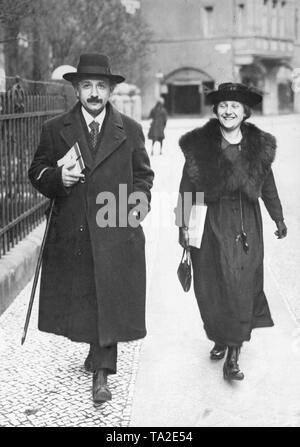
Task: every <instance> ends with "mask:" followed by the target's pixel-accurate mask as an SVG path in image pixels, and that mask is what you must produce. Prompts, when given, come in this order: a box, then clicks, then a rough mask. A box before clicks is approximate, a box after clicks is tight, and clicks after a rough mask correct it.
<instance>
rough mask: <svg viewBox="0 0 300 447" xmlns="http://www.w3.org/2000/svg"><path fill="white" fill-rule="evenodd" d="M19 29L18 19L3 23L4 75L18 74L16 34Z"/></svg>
mask: <svg viewBox="0 0 300 447" xmlns="http://www.w3.org/2000/svg"><path fill="white" fill-rule="evenodd" d="M19 31H20V23H19V20H14V21H12V22H9V23H6V24H4V46H3V49H4V58H5V74H6V76H16V75H18V74H19V46H18V34H19Z"/></svg>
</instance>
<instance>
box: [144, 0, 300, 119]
mask: <svg viewBox="0 0 300 447" xmlns="http://www.w3.org/2000/svg"><path fill="white" fill-rule="evenodd" d="M141 11H142V16H143V18H144V19H145V21H146V22H147V23H148V24H149V26H150V28H151V29H152V32H153V35H152V39H151V44H150V54H149V55H148V67H147V70H141V71H142V73H141V82H142V93H143V115H144V116H147V115H148V114H149V111H150V109H151V107H152V106H153V104H154V103H155V101H156V98H157V96H158V95H160V94H161V95H162V96H164V98H165V100H166V106H167V109H168V111H169V113H170V114H199V113H200V114H205V113H206V111H207V105H206V103H205V91H206V90H207V89H211V88H213V87H215V86H217V85H218V84H219V83H221V82H224V81H232V80H235V81H238V82H243V83H247V84H251V85H253V86H256V87H258V88H260V89H261V90H263V91H264V93H265V95H264V100H263V103H262V104H261V105H260V107H259V108H258V110H260V111H261V112H262V113H263V114H276V113H285V112H291V111H296V112H300V101H299V98H298V96H299V95H294V93H293V89H292V88H291V85H292V79H293V70H294V69H295V68H297V67H300V23H299V14H300V0H164V1H161V0H142V1H141Z"/></svg>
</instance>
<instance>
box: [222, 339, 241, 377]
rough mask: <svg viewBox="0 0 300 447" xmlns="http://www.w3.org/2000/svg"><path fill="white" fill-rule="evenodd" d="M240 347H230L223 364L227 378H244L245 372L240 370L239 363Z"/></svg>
mask: <svg viewBox="0 0 300 447" xmlns="http://www.w3.org/2000/svg"><path fill="white" fill-rule="evenodd" d="M239 353H240V348H239V347H229V348H228V353H227V358H226V360H225V363H224V366H223V377H224V379H225V380H243V379H244V374H243V373H242V371H240V368H239V365H238V363H237V362H238V359H239Z"/></svg>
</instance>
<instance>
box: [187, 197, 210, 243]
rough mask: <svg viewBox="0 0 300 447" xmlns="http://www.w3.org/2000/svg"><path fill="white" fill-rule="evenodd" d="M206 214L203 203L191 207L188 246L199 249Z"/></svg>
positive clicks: (205, 206)
mask: <svg viewBox="0 0 300 447" xmlns="http://www.w3.org/2000/svg"><path fill="white" fill-rule="evenodd" d="M206 212H207V205H205V204H204V203H203V204H196V205H193V206H192V210H191V214H190V220H189V241H190V245H191V246H193V247H196V248H200V247H201V241H202V236H203V230H204V224H205V219H206Z"/></svg>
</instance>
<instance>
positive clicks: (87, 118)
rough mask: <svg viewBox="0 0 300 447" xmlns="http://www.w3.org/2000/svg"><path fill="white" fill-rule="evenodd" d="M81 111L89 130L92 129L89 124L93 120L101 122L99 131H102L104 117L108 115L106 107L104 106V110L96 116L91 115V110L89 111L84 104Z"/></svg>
mask: <svg viewBox="0 0 300 447" xmlns="http://www.w3.org/2000/svg"><path fill="white" fill-rule="evenodd" d="M81 112H82V115H83V118H84V120H85V122H86V125H87V127H88V130H89V131H90V130H91V129H90V128H89V124H91V122H92V121H96V122H97V123H99V132H100V130H101V127H102V124H103V121H104V118H105V115H106V107H104V109H103V110H102V112H101V113H99V115H97V116H95V117H94V116H92V115H90V114H89V112H87V111H86V109H85V108H84V107H83V106H81Z"/></svg>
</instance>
